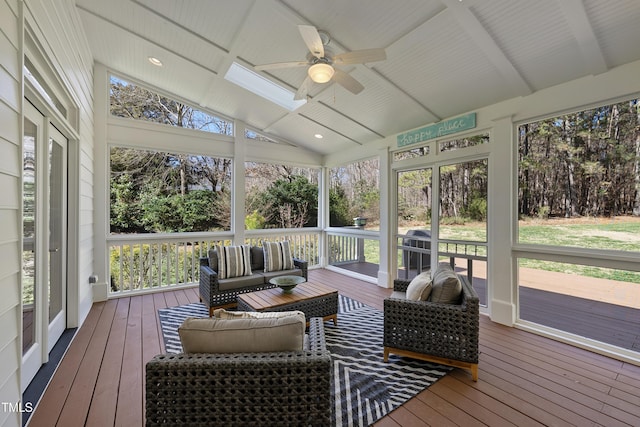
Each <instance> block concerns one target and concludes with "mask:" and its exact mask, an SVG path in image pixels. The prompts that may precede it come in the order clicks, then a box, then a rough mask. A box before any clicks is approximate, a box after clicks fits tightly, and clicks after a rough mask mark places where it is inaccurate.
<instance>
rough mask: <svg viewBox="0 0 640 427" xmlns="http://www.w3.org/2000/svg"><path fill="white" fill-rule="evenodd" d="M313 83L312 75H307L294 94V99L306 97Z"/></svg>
mask: <svg viewBox="0 0 640 427" xmlns="http://www.w3.org/2000/svg"><path fill="white" fill-rule="evenodd" d="M312 84H313V80H311V77H309V76H307V78H306V79H304V81H303V82H302V84H301V85H300V87H299V88H298V90H297V91H296V94H295V95H294V96H293V100H294V101H299V100H301V99H306V98H307V94H308V93H309V89H311V85H312Z"/></svg>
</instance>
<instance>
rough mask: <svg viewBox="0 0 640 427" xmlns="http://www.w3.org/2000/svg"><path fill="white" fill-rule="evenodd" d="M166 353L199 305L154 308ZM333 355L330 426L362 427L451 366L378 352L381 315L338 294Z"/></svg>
mask: <svg viewBox="0 0 640 427" xmlns="http://www.w3.org/2000/svg"><path fill="white" fill-rule="evenodd" d="M158 315H159V317H160V323H161V326H162V333H163V337H164V343H165V349H166V351H167V353H180V352H181V351H182V347H181V345H180V338H179V337H178V331H177V329H178V326H180V324H182V322H183V321H184V319H186V318H187V317H206V316H207V315H208V309H207V308H206V307H205V306H204V305H203V304H199V303H194V304H188V305H183V306H179V307H171V308H166V309H160V310H158ZM324 331H325V337H326V341H327V348H328V349H329V351H330V352H331V355H332V358H333V362H334V363H333V371H334V376H333V382H332V385H331V386H332V398H333V402H334V406H333V415H334V420H335V426H337V427H340V426H368V425H371V424H373V423H374V422H375V421H377V420H378V419H380V418H382V417H384V416H385V415H387V414H388V413H389V412H391V411H392V410H394V409H395V408H397V407H398V406H400V405H402V404H403V403H405V402H406V401H407V400H409V399H410V398H412V397H413V396H415V395H416V394H418V393H420V392H421V391H422V390H424V389H426V388H427V387H429V386H430V385H431V384H433V383H434V382H436V381H438V379H440V378H442V377H443V376H444V375H445V374H446V373H447V372H449V371H450V370H451V368H449V367H446V366H442V365H436V364H432V363H428V362H422V361H419V360H413V359H409V358H404V357H398V356H394V355H391V356H389V362H388V363H384V361H383V355H382V335H383V313H382V312H381V311H380V310H377V309H375V308H372V307H369V306H366V305H364V304H362V303H360V302H358V301H356V300H353V299H351V298H348V297H345V296H342V295H340V298H339V309H338V325H337V326H334V325H333V322H331V321H329V322H325V324H324Z"/></svg>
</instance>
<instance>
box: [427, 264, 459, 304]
mask: <svg viewBox="0 0 640 427" xmlns="http://www.w3.org/2000/svg"><path fill="white" fill-rule="evenodd" d="M460 294H462V284H461V283H460V280H459V279H458V276H457V275H456V273H455V272H454V271H453V269H452V268H451V266H449V264H446V263H441V264H438V267H437V268H436V271H435V274H434V275H433V289H432V290H431V297H430V299H429V300H430V301H431V302H439V303H444V304H457V303H458V302H459V301H460Z"/></svg>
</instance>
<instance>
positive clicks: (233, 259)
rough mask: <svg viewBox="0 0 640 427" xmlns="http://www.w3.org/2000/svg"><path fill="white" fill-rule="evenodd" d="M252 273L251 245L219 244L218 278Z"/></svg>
mask: <svg viewBox="0 0 640 427" xmlns="http://www.w3.org/2000/svg"><path fill="white" fill-rule="evenodd" d="M250 275H251V246H249V245H241V246H218V278H219V279H228V278H230V277H239V276H250Z"/></svg>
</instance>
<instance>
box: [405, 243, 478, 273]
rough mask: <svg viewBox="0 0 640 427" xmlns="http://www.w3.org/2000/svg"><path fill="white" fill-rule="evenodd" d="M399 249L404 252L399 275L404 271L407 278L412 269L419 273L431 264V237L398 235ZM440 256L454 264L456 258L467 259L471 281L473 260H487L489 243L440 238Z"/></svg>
mask: <svg viewBox="0 0 640 427" xmlns="http://www.w3.org/2000/svg"><path fill="white" fill-rule="evenodd" d="M397 239H398V244H397V249H398V251H399V252H400V253H401V254H402V259H401V261H400V262H399V263H398V265H399V266H401V267H402V270H401V269H398V276H400V273H401V272H402V273H403V274H404V278H405V279H407V278H409V277H410V275H411V270H415V273H416V274H417V273H418V272H420V271H423V270H424V269H426V268H428V267H429V266H430V262H431V260H430V258H431V238H430V237H422V236H416V235H398V236H397ZM438 257H447V258H449V262H450V263H451V264H452V265H453V263H454V262H455V259H456V258H461V259H466V260H467V276H468V278H469V280H470V281H472V279H473V261H474V260H478V261H486V260H487V243H485V242H472V241H467V240H450V239H440V240H439V247H438Z"/></svg>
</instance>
